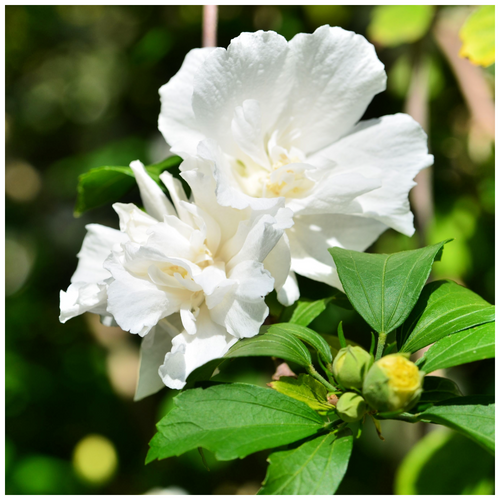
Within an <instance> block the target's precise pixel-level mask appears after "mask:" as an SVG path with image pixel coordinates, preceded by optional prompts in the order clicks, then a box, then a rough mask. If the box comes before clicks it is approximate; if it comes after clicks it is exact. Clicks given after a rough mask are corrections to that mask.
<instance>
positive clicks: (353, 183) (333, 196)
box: [287, 170, 381, 215]
mask: <svg viewBox="0 0 500 500" xmlns="http://www.w3.org/2000/svg"><path fill="white" fill-rule="evenodd" d="M380 186H381V183H380V181H379V180H378V179H370V178H367V177H364V176H362V175H360V174H358V173H356V172H352V173H339V174H338V175H335V170H334V171H333V172H332V173H331V175H329V176H327V177H326V178H325V179H322V180H321V182H319V183H318V184H317V185H316V186H315V187H314V188H313V189H312V191H311V194H310V195H309V196H307V197H305V198H293V199H290V200H288V203H287V208H290V209H291V210H293V212H294V214H295V215H310V214H325V213H337V214H339V213H340V214H341V213H356V212H358V213H359V212H360V210H361V207H360V205H359V202H358V200H357V198H358V197H359V196H361V195H363V194H365V193H369V192H371V191H373V190H374V189H377V188H379V187H380Z"/></svg>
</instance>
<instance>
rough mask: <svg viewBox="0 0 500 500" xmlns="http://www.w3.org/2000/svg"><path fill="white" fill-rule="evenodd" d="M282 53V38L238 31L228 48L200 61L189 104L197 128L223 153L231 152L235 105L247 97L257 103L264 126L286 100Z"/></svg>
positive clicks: (285, 48) (284, 47)
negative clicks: (220, 148)
mask: <svg viewBox="0 0 500 500" xmlns="http://www.w3.org/2000/svg"><path fill="white" fill-rule="evenodd" d="M287 52H288V46H287V42H286V40H285V38H283V37H282V36H280V35H278V34H276V33H274V32H272V31H268V32H262V31H258V32H256V33H242V34H241V35H240V36H238V37H237V38H235V39H233V40H232V41H231V43H230V45H229V47H228V49H227V50H225V49H222V48H217V49H216V50H214V51H213V52H212V53H211V54H210V55H209V56H208V57H207V58H206V59H205V61H204V62H203V64H202V66H201V68H200V70H199V72H198V74H197V77H196V79H195V85H194V92H193V101H192V102H193V109H194V113H195V117H196V121H197V123H198V124H199V125H198V127H199V129H200V130H202V131H203V132H204V134H205V136H206V137H208V138H212V139H215V140H216V141H217V142H218V143H219V144H220V145H221V147H222V149H223V150H224V152H226V153H228V154H233V156H234V151H235V142H234V139H233V137H232V136H231V134H230V133H229V131H230V130H231V122H232V120H233V117H234V111H235V109H236V108H237V107H238V106H242V105H243V103H244V102H245V101H246V100H248V99H253V100H256V101H258V102H259V104H260V111H261V117H262V128H263V130H264V131H267V130H268V129H269V128H270V127H271V125H272V123H274V122H275V120H276V117H277V116H278V114H279V113H280V111H281V109H283V108H284V107H285V105H287V97H288V96H287V89H288V88H289V87H290V84H291V82H290V79H289V78H288V75H287V74H286V73H285V72H284V69H285V63H286V56H287Z"/></svg>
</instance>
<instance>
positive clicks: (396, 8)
mask: <svg viewBox="0 0 500 500" xmlns="http://www.w3.org/2000/svg"><path fill="white" fill-rule="evenodd" d="M434 9H435V7H434V6H432V5H377V6H376V7H374V8H373V10H372V20H371V22H370V24H369V25H368V29H367V33H368V38H369V39H370V40H371V41H372V42H375V43H376V44H378V45H382V46H384V47H396V46H398V45H401V44H402V43H412V42H416V41H417V40H419V39H420V38H422V37H423V36H424V35H425V34H426V33H427V31H428V30H429V27H430V25H431V22H432V19H433V17H434Z"/></svg>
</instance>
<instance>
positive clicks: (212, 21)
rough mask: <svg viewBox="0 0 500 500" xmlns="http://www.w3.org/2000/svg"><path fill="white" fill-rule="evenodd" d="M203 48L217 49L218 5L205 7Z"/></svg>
mask: <svg viewBox="0 0 500 500" xmlns="http://www.w3.org/2000/svg"><path fill="white" fill-rule="evenodd" d="M202 45H203V47H217V5H204V6H203V40H202Z"/></svg>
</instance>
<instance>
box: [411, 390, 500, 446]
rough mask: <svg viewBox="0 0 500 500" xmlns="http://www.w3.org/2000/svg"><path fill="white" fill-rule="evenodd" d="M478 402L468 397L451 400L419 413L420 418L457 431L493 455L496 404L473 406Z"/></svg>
mask: <svg viewBox="0 0 500 500" xmlns="http://www.w3.org/2000/svg"><path fill="white" fill-rule="evenodd" d="M481 399H482V398H481ZM481 399H479V400H481ZM477 400H478V399H477V398H474V399H472V398H468V397H463V398H456V399H450V400H447V401H445V402H444V403H443V404H440V405H435V406H431V407H430V408H428V409H427V410H425V411H423V412H422V413H419V414H418V418H419V420H426V421H430V422H433V423H435V424H441V425H445V426H446V427H450V428H452V429H455V430H456V431H458V432H461V433H462V434H465V435H466V436H468V437H469V438H471V439H472V440H474V441H476V442H477V443H478V444H480V445H481V446H483V447H484V448H486V449H487V450H489V451H490V452H492V453H493V452H494V451H495V404H494V403H492V404H471V403H472V402H474V401H477Z"/></svg>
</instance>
